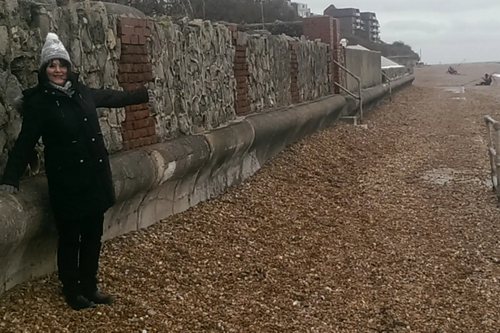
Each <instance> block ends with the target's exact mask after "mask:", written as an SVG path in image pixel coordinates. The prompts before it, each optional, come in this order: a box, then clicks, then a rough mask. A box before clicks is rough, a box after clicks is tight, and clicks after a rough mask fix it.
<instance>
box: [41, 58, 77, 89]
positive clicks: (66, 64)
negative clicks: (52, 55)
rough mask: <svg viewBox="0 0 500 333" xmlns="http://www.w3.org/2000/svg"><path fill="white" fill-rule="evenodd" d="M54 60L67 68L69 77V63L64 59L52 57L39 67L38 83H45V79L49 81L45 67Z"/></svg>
mask: <svg viewBox="0 0 500 333" xmlns="http://www.w3.org/2000/svg"><path fill="white" fill-rule="evenodd" d="M56 60H58V61H59V62H60V63H61V66H62V67H66V68H67V69H68V74H67V77H68V78H69V74H70V73H71V64H70V63H69V62H68V61H67V60H64V59H52V60H50V61H48V62H47V63H46V64H45V65H43V66H42V67H41V68H40V71H39V72H38V82H39V83H46V82H47V81H49V78H48V76H47V67H49V66H51V65H52V64H53V63H54V61H56Z"/></svg>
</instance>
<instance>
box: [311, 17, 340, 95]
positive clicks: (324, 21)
mask: <svg viewBox="0 0 500 333" xmlns="http://www.w3.org/2000/svg"><path fill="white" fill-rule="evenodd" d="M302 22H303V33H304V36H306V38H308V39H311V40H314V39H320V40H321V42H323V43H325V44H328V45H329V46H330V50H331V52H332V60H335V61H337V62H338V61H339V49H340V35H339V32H340V27H339V21H338V20H337V19H334V18H333V17H331V16H311V17H306V18H304V19H303V21H302ZM329 68H330V69H331V72H330V73H331V80H332V81H331V85H330V91H333V92H335V93H336V94H338V93H340V88H338V87H337V86H336V85H335V84H334V82H340V73H341V72H340V67H339V66H337V65H336V64H334V63H333V61H332V63H331V64H330V66H329Z"/></svg>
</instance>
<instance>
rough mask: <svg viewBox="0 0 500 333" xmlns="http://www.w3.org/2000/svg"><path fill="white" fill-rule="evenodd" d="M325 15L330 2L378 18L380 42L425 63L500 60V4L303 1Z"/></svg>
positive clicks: (483, 0) (494, 0) (476, 0)
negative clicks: (404, 48) (418, 55)
mask: <svg viewBox="0 0 500 333" xmlns="http://www.w3.org/2000/svg"><path fill="white" fill-rule="evenodd" d="M299 2H306V3H308V5H309V7H310V8H311V10H312V12H313V13H315V14H323V10H324V9H325V8H326V7H328V6H329V5H330V4H334V5H335V6H336V7H337V8H343V7H353V8H359V9H360V10H361V11H370V12H375V13H376V14H377V17H378V20H379V21H380V32H381V38H382V40H383V41H384V42H386V43H392V42H393V41H396V40H402V41H404V42H405V43H407V44H409V45H411V47H412V48H413V50H415V51H416V52H419V50H420V49H421V50H422V60H423V61H424V62H426V63H430V64H436V63H439V62H441V63H460V62H461V61H462V60H464V59H467V62H482V61H500V0H453V1H452V0H332V1H329V0H309V1H304V0H301V1H299Z"/></svg>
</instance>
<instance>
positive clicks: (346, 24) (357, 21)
mask: <svg viewBox="0 0 500 333" xmlns="http://www.w3.org/2000/svg"><path fill="white" fill-rule="evenodd" d="M323 15H327V16H331V17H334V18H336V19H338V20H339V24H340V32H341V33H342V32H343V33H346V34H350V35H357V34H358V33H359V31H361V29H362V26H361V25H362V21H361V13H360V11H359V9H357V8H336V7H335V6H334V5H330V6H328V7H327V8H326V9H325V10H324V11H323Z"/></svg>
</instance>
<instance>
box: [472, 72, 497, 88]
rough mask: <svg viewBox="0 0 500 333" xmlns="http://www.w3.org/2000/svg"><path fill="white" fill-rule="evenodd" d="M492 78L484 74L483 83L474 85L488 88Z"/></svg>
mask: <svg viewBox="0 0 500 333" xmlns="http://www.w3.org/2000/svg"><path fill="white" fill-rule="evenodd" d="M492 80H493V77H492V76H491V75H489V74H484V77H483V81H482V82H479V83H478V84H476V86H490V85H491V81H492Z"/></svg>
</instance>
